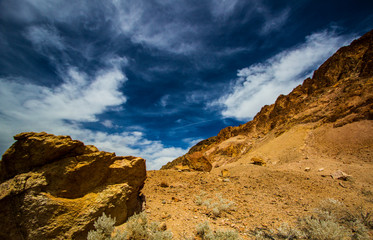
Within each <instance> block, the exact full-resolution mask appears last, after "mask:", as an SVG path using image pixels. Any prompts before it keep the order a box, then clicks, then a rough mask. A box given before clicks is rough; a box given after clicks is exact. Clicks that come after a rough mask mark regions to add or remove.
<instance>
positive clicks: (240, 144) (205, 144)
mask: <svg viewBox="0 0 373 240" xmlns="http://www.w3.org/2000/svg"><path fill="white" fill-rule="evenodd" d="M372 109H373V31H370V32H368V33H367V34H365V35H364V36H362V37H361V38H359V39H357V40H355V41H353V42H352V43H351V44H350V45H349V46H346V47H342V48H341V49H339V50H338V51H337V52H336V53H335V54H334V55H333V56H332V57H330V58H329V59H328V60H327V61H326V62H325V63H324V64H322V65H321V66H320V67H319V69H317V70H316V71H315V72H314V74H313V77H312V78H308V79H306V80H304V82H303V84H302V85H299V86H297V87H296V88H295V89H294V90H293V91H292V92H291V93H290V94H288V95H286V96H284V95H280V96H279V97H278V98H277V100H276V102H275V103H274V104H272V105H270V106H268V105H266V106H264V107H263V108H262V109H261V111H260V112H259V113H258V114H257V115H256V116H255V117H254V119H253V120H252V121H250V122H247V123H245V124H243V125H240V126H237V127H227V128H224V129H223V130H221V131H220V132H219V134H218V135H217V136H214V137H211V138H208V139H206V140H203V141H201V142H199V143H198V144H197V145H195V146H194V147H192V148H191V149H190V151H189V152H188V153H187V154H185V155H184V156H182V157H179V158H177V159H175V160H174V161H172V162H169V163H168V164H166V165H165V166H163V167H162V169H177V168H183V169H191V170H202V171H206V170H209V169H211V167H208V166H209V165H212V166H213V167H218V166H221V165H224V164H227V163H229V162H234V161H237V160H238V159H239V158H241V157H242V156H244V155H247V154H248V153H250V151H252V149H253V148H254V147H255V146H257V145H258V144H259V143H260V141H262V139H263V138H265V137H267V136H269V135H270V134H272V135H274V136H275V137H277V136H280V135H281V134H283V133H285V132H287V131H288V130H289V129H291V128H293V127H294V126H296V125H300V124H313V127H312V128H317V127H319V126H322V125H325V124H332V125H333V127H335V128H337V127H342V126H344V125H346V124H349V123H352V122H357V121H361V120H373V110H372ZM193 156H198V158H195V157H193ZM200 159H201V160H202V161H199V160H200ZM200 165H203V166H204V167H200Z"/></svg>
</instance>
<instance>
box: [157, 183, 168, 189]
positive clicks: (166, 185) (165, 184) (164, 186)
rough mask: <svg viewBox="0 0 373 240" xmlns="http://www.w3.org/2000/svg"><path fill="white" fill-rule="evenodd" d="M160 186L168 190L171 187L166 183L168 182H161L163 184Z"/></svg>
mask: <svg viewBox="0 0 373 240" xmlns="http://www.w3.org/2000/svg"><path fill="white" fill-rule="evenodd" d="M159 186H160V187H163V188H168V187H169V186H170V185H168V183H166V182H161V184H160V185H159Z"/></svg>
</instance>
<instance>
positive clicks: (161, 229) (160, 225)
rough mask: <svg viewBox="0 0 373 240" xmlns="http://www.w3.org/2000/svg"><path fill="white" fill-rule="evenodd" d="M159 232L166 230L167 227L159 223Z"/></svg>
mask: <svg viewBox="0 0 373 240" xmlns="http://www.w3.org/2000/svg"><path fill="white" fill-rule="evenodd" d="M159 230H160V231H166V230H167V225H166V223H165V222H161V223H160V224H159Z"/></svg>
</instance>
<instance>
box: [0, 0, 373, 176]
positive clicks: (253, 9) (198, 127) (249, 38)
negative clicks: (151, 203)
mask: <svg viewBox="0 0 373 240" xmlns="http://www.w3.org/2000/svg"><path fill="white" fill-rule="evenodd" d="M372 28H373V1H368V0H367V1H360V0H353V1H352V0H351V1H349V0H330V1H326V0H322V1H321V0H288V1H279V0H172V1H171V0H105V1H102V0H74V1H69V0H1V1H0V154H3V153H4V152H5V151H6V149H7V148H9V147H10V145H11V144H12V143H13V142H14V140H13V136H14V135H15V134H17V133H20V132H25V131H33V132H41V131H45V132H48V133H52V134H58V135H70V136H71V137H72V138H73V139H77V140H81V141H83V142H84V143H85V144H93V145H95V146H97V147H98V148H99V149H100V150H103V151H109V152H115V153H116V154H117V155H122V156H127V155H133V156H138V157H142V158H145V159H146V160H147V168H148V169H159V168H160V167H161V166H162V165H164V164H165V163H167V162H168V161H171V160H173V159H175V158H177V157H179V156H181V155H183V154H185V153H186V152H187V151H188V149H189V148H190V147H191V146H193V145H194V144H196V143H197V142H199V141H201V140H203V139H206V138H209V137H211V136H215V135H217V134H218V132H219V131H220V130H221V129H222V128H224V127H226V126H237V125H239V124H242V123H245V122H247V121H250V120H251V119H252V118H253V117H254V116H255V114H256V113H257V112H258V111H259V110H260V109H261V107H262V106H264V105H266V104H272V103H274V101H275V100H276V98H277V96H278V95H280V94H288V93H289V92H290V91H291V90H292V89H293V88H295V87H296V86H297V85H299V84H301V83H302V82H303V80H304V79H305V78H307V77H311V76H312V73H313V71H314V70H316V69H317V67H318V66H320V64H322V63H323V62H324V61H325V60H326V59H327V58H328V57H330V56H331V55H332V54H333V53H334V52H335V51H336V50H338V49H339V48H340V47H342V46H345V45H348V44H349V43H350V42H351V41H352V40H353V39H356V38H358V37H360V36H361V35H362V34H364V33H365V32H367V31H369V30H371V29H372Z"/></svg>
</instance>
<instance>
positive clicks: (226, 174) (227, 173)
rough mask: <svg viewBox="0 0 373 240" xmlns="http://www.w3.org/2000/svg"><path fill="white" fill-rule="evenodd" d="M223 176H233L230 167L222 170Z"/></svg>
mask: <svg viewBox="0 0 373 240" xmlns="http://www.w3.org/2000/svg"><path fill="white" fill-rule="evenodd" d="M220 176H222V177H223V178H228V177H230V176H231V174H230V172H229V171H228V169H223V170H221V175H220Z"/></svg>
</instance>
